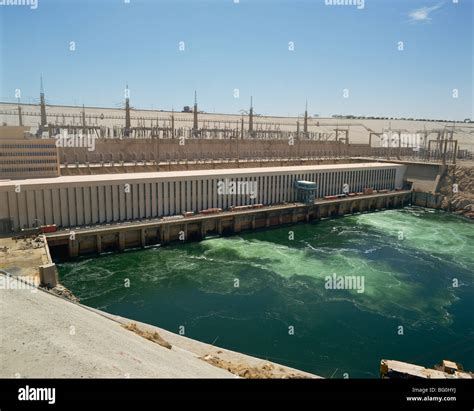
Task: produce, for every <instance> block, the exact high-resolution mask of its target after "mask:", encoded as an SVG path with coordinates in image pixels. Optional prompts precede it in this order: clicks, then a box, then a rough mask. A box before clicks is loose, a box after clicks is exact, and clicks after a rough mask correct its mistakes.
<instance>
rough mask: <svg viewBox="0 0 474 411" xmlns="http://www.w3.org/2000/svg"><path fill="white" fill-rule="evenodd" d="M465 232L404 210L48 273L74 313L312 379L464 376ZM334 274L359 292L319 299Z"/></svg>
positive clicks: (472, 237)
mask: <svg viewBox="0 0 474 411" xmlns="http://www.w3.org/2000/svg"><path fill="white" fill-rule="evenodd" d="M473 228H474V225H473V224H472V223H471V222H469V221H466V220H464V219H462V218H460V217H457V216H454V215H450V214H448V213H444V212H438V211H436V212H435V211H429V210H424V209H419V208H409V209H404V210H390V211H383V212H378V213H371V214H360V215H356V216H348V217H344V218H340V219H336V220H325V221H320V222H315V223H312V224H303V225H296V226H293V227H286V228H280V229H275V230H269V231H262V232H256V233H250V234H244V235H240V236H234V237H227V238H214V239H208V240H205V241H202V242H199V243H188V244H180V245H176V246H170V247H164V248H159V247H157V248H151V249H146V250H139V251H129V252H125V253H122V254H110V255H105V256H101V257H98V258H95V257H94V258H82V259H79V260H77V261H74V262H68V263H62V264H59V271H60V277H61V281H62V282H63V284H64V285H65V286H66V287H68V288H70V289H71V290H72V291H73V292H74V293H75V294H76V295H77V296H78V297H80V298H81V300H82V303H84V304H86V305H89V306H92V307H96V308H100V309H102V310H105V311H108V312H111V313H114V314H118V315H121V316H125V317H129V318H133V319H136V320H139V321H143V322H148V323H151V324H156V325H158V326H160V327H163V328H165V329H168V330H170V331H173V332H178V331H179V327H180V326H184V331H185V335H186V336H188V337H191V338H195V339H198V340H200V341H204V342H207V343H215V345H217V346H221V347H224V348H228V349H232V350H237V351H241V352H244V353H247V354H251V355H255V356H258V357H262V358H268V359H269V360H273V361H276V362H280V363H283V364H286V365H289V366H292V367H295V368H299V369H303V370H306V371H309V372H313V373H316V374H319V375H321V376H324V377H331V376H332V377H333V378H342V377H343V376H344V374H346V373H347V374H348V376H349V377H350V378H354V377H363V378H365V377H368V378H378V372H379V363H380V359H381V358H388V359H397V360H400V361H408V362H414V363H417V364H420V365H425V366H432V365H433V364H435V363H438V362H439V361H441V360H442V359H452V360H455V361H457V362H460V363H462V364H463V365H464V368H465V369H470V370H474V356H473V349H472V347H473V346H474V344H473V340H474V338H473V336H474V318H473V308H474V307H473V301H474V300H473V297H474V288H473V278H474V230H473ZM333 274H336V275H337V276H358V277H359V278H360V279H362V278H363V281H364V283H363V284H364V288H363V292H358V290H357V289H327V288H326V277H327V276H332V275H333ZM126 279H128V280H129V281H130V286H129V287H126V286H124V284H125V281H126ZM456 282H457V283H456ZM237 283H238V284H237ZM236 285H238V287H236ZM453 285H458V286H457V287H454V286H453ZM359 291H361V290H359ZM400 326H401V327H403V330H402V331H403V335H400V332H401V331H400V330H401V329H400V328H399V327H400ZM291 327H293V328H291ZM292 330H294V332H293V333H292V332H291V331H292Z"/></svg>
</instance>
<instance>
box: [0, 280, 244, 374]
mask: <svg viewBox="0 0 474 411" xmlns="http://www.w3.org/2000/svg"><path fill="white" fill-rule="evenodd" d="M0 324H1V331H0V332H1V334H0V347H1V349H0V364H1V366H0V377H1V378H14V377H21V378H62V377H66V378H73V377H74V378H91V377H92V378H93V377H97V378H98V377H105V378H108V377H113V378H127V377H130V378H137V377H154V378H160V377H162V378H235V375H233V374H231V373H230V372H228V371H226V370H223V369H221V368H217V367H214V366H212V365H210V364H208V363H206V362H205V361H202V360H200V359H199V358H198V357H197V356H196V355H194V354H193V353H191V352H189V351H185V350H183V349H179V348H177V347H173V348H172V349H171V350H170V349H168V348H165V347H162V346H160V345H158V344H156V343H154V342H152V341H149V340H147V339H145V338H143V337H141V336H139V335H137V334H135V333H133V332H131V331H128V330H126V329H125V328H124V327H122V326H121V325H120V324H119V323H117V322H115V321H112V320H110V319H107V318H105V317H103V316H101V315H99V314H97V313H95V312H93V311H90V310H87V309H86V308H84V307H82V306H80V305H76V304H73V303H70V302H68V301H66V300H63V299H60V298H58V297H55V296H53V295H50V294H48V293H45V292H43V291H36V292H32V291H31V290H14V289H7V290H5V289H2V290H0Z"/></svg>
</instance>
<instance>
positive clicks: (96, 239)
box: [95, 234, 102, 254]
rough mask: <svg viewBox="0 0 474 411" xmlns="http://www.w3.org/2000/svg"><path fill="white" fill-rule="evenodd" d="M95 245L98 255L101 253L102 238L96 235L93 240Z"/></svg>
mask: <svg viewBox="0 0 474 411" xmlns="http://www.w3.org/2000/svg"><path fill="white" fill-rule="evenodd" d="M95 243H96V250H97V254H100V253H101V252H102V236H101V235H100V234H97V236H96V238H95Z"/></svg>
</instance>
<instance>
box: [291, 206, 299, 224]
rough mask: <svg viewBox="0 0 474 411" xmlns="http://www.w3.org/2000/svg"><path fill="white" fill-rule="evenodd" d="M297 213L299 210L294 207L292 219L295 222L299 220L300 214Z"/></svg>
mask: <svg viewBox="0 0 474 411" xmlns="http://www.w3.org/2000/svg"><path fill="white" fill-rule="evenodd" d="M296 213H297V210H295V209H293V210H292V211H291V221H292V222H293V223H296V222H297V221H298V216H297V214H296Z"/></svg>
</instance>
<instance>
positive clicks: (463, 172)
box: [438, 165, 474, 219]
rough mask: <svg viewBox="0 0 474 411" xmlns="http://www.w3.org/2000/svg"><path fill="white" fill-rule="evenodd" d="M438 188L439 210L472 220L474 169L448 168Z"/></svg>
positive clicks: (462, 167) (465, 167)
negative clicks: (439, 197)
mask: <svg viewBox="0 0 474 411" xmlns="http://www.w3.org/2000/svg"><path fill="white" fill-rule="evenodd" d="M438 187H439V189H438V191H439V192H440V194H442V195H443V198H442V201H441V209H443V210H446V211H451V212H453V213H455V214H460V215H463V216H465V217H467V218H470V219H474V167H467V166H458V165H450V166H448V167H447V170H446V173H445V174H444V176H443V177H442V178H441V180H440V182H439V186H438Z"/></svg>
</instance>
